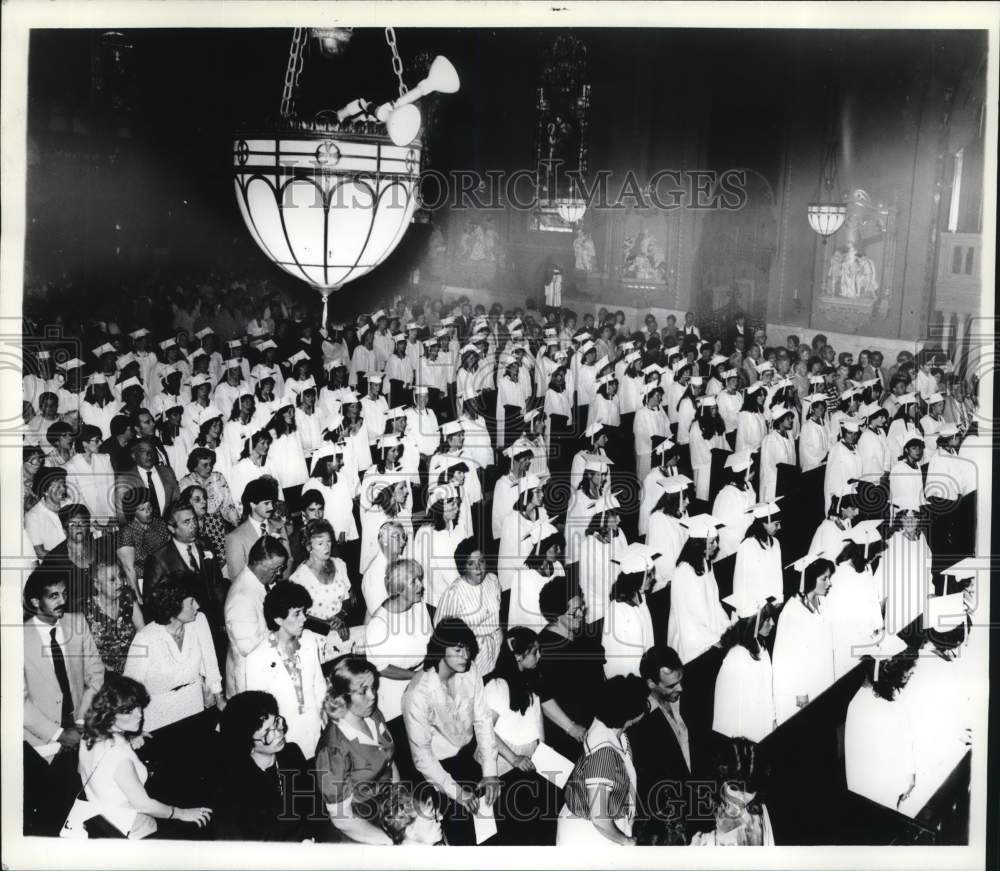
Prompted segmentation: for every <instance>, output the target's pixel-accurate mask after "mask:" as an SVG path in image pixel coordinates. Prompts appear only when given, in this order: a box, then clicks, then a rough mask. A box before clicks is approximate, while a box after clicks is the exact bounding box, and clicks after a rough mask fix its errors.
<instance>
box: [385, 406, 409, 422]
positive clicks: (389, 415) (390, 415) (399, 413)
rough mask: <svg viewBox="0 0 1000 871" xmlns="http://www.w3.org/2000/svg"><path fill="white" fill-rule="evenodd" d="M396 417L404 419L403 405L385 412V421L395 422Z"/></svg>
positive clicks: (404, 410) (404, 408)
mask: <svg viewBox="0 0 1000 871" xmlns="http://www.w3.org/2000/svg"><path fill="white" fill-rule="evenodd" d="M397 417H406V406H405V405H399V406H396V407H395V408H390V409H389V410H388V411H386V412H385V419H386V420H395V419H396V418H397Z"/></svg>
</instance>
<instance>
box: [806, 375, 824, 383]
mask: <svg viewBox="0 0 1000 871" xmlns="http://www.w3.org/2000/svg"><path fill="white" fill-rule="evenodd" d="M809 383H810V384H826V379H825V378H824V377H823V376H822V375H810V376H809Z"/></svg>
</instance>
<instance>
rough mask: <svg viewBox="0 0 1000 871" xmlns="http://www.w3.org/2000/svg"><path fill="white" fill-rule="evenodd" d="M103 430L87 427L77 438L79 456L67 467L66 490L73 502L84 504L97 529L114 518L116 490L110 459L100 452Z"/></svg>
mask: <svg viewBox="0 0 1000 871" xmlns="http://www.w3.org/2000/svg"><path fill="white" fill-rule="evenodd" d="M100 447H101V431H100V430H99V429H98V428H97V427H96V426H90V425H89V424H85V425H84V426H82V427H81V428H80V433H79V435H77V437H76V451H77V452H76V454H75V455H74V456H73V457H72V459H70V461H69V462H68V463H67V464H66V466H65V469H66V491H67V492H68V493H69V494H70V497H71V499H72V500H73V501H74V502H82V503H83V504H84V505H86V506H87V508H88V510H89V511H90V516H91V518H92V519H93V520H94V522H95V523H97V525H98V526H105V525H106V524H107V523H108V522H109V520H110V519H111V518H113V517H115V514H116V512H115V508H114V506H113V505H112V504H111V496H112V494H113V493H114V490H115V471H114V469H112V468H111V457H110V456H108V455H107V454H102V453H100Z"/></svg>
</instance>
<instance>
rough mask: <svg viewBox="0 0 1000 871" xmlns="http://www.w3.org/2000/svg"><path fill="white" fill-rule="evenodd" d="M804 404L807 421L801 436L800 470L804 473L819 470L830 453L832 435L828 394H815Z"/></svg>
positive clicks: (804, 423) (803, 423)
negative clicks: (829, 427)
mask: <svg viewBox="0 0 1000 871" xmlns="http://www.w3.org/2000/svg"><path fill="white" fill-rule="evenodd" d="M802 404H803V405H804V406H806V419H805V420H804V421H803V422H802V432H801V433H800V434H799V468H800V469H801V470H802V471H803V472H810V471H812V470H813V469H818V468H819V467H820V466H821V465H822V464H823V463H825V462H826V457H827V454H829V453H830V433H829V430H828V429H827V421H826V394H825V393H814V394H811V395H809V396H807V397H806V398H805V399H804V400H803V402H802Z"/></svg>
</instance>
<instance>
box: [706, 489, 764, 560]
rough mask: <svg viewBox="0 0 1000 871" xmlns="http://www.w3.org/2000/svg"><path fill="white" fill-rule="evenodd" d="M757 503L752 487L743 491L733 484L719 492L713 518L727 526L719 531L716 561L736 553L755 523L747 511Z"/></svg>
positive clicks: (714, 503)
mask: <svg viewBox="0 0 1000 871" xmlns="http://www.w3.org/2000/svg"><path fill="white" fill-rule="evenodd" d="M756 501H757V499H756V497H755V496H754V492H753V488H752V487H747V489H746V490H741V489H740V488H739V487H735V486H733V485H732V484H726V486H725V487H723V488H722V489H721V490H720V491H719V494H718V495H717V496H716V497H715V502H713V503H712V516H713V517H714V518H715V519H716V520H718V521H719V522H720V523H724V524H725V526H723V527H722V529H720V530H719V553H718V554H717V555H716V560H720V559H725V558H726V557H727V556H730V555H731V554H734V553H736V549H737V548H738V547H739V546H740V542H741V541H743V537H744V536H745V535H746V534H747V529H748V528H749V527H750V524H751V523H752V522H753V516H752V515H750V514H747V511H748V510H749V509H750V508H752V507H753V506H754V504H755V503H756Z"/></svg>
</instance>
